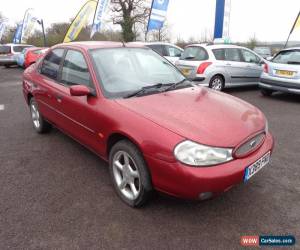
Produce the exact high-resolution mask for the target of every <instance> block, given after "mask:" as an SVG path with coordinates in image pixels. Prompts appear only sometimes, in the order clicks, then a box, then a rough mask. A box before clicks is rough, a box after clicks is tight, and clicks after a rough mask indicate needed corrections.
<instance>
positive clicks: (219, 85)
mask: <svg viewBox="0 0 300 250" xmlns="http://www.w3.org/2000/svg"><path fill="white" fill-rule="evenodd" d="M209 87H210V88H211V89H214V90H216V91H222V90H223V89H224V87H225V81H224V78H223V77H222V76H220V75H216V76H213V77H212V78H211V79H210V82H209Z"/></svg>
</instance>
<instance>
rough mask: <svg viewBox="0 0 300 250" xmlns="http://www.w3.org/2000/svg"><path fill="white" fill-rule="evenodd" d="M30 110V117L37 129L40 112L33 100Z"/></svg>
mask: <svg viewBox="0 0 300 250" xmlns="http://www.w3.org/2000/svg"><path fill="white" fill-rule="evenodd" d="M30 110H31V118H32V122H33V125H34V126H35V127H36V128H37V129H38V128H39V127H40V125H41V124H40V112H39V110H38V108H37V105H36V103H35V102H32V103H31V105H30Z"/></svg>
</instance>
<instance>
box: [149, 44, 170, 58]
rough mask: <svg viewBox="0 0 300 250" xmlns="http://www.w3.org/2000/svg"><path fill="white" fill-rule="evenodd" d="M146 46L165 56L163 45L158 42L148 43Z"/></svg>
mask: <svg viewBox="0 0 300 250" xmlns="http://www.w3.org/2000/svg"><path fill="white" fill-rule="evenodd" d="M147 47H149V48H150V49H153V50H154V51H155V52H157V53H158V54H160V55H161V56H166V53H165V50H164V47H163V46H161V45H158V44H151V45H148V46H147Z"/></svg>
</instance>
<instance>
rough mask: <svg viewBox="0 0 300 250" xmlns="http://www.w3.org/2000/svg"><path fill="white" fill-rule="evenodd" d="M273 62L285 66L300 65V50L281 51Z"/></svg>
mask: <svg viewBox="0 0 300 250" xmlns="http://www.w3.org/2000/svg"><path fill="white" fill-rule="evenodd" d="M272 61H273V62H275V63H283V64H300V50H284V51H281V52H279V53H278V54H277V55H276V57H275V58H274V59H273V60H272Z"/></svg>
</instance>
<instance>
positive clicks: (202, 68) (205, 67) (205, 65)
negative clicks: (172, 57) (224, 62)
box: [197, 62, 212, 74]
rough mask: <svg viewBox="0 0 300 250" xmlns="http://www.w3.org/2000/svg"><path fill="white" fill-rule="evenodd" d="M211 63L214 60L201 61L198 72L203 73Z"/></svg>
mask: <svg viewBox="0 0 300 250" xmlns="http://www.w3.org/2000/svg"><path fill="white" fill-rule="evenodd" d="M211 64H212V62H204V63H201V64H200V65H199V67H198V69H197V74H203V73H204V71H205V70H206V69H207V67H208V66H209V65H211Z"/></svg>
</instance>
